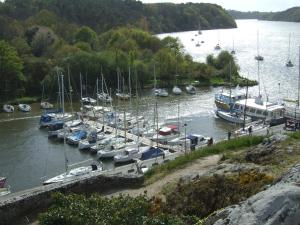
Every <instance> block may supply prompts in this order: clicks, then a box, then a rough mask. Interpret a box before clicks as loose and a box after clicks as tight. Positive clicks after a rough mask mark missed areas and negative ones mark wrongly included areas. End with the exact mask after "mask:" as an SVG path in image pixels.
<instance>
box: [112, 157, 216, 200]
mask: <svg viewBox="0 0 300 225" xmlns="http://www.w3.org/2000/svg"><path fill="white" fill-rule="evenodd" d="M220 159H221V156H220V155H213V156H208V157H206V158H203V159H198V160H196V161H195V162H193V163H192V164H191V165H189V166H187V167H185V168H183V169H179V170H176V171H175V172H173V173H171V174H169V175H167V176H166V177H164V178H163V179H161V180H158V181H156V182H154V183H153V184H150V185H148V186H146V187H142V188H139V189H128V190H123V191H119V192H115V193H113V194H111V195H110V196H116V195H119V194H129V195H130V196H138V195H141V194H144V193H145V192H147V195H148V196H149V197H152V196H155V195H161V192H162V190H163V188H164V186H166V185H168V184H171V183H174V182H176V181H178V180H179V179H180V178H181V177H184V176H188V175H192V174H195V173H198V174H200V175H201V174H204V173H206V172H207V171H209V170H210V169H211V168H212V167H214V166H216V165H217V163H218V162H219V161H220Z"/></svg>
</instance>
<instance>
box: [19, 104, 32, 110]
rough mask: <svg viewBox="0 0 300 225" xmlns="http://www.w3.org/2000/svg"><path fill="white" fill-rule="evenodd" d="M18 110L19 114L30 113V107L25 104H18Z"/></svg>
mask: <svg viewBox="0 0 300 225" xmlns="http://www.w3.org/2000/svg"><path fill="white" fill-rule="evenodd" d="M18 108H19V110H20V111H21V112H30V111H31V106H30V105H27V104H19V105H18Z"/></svg>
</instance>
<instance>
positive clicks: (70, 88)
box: [68, 65, 73, 113]
mask: <svg viewBox="0 0 300 225" xmlns="http://www.w3.org/2000/svg"><path fill="white" fill-rule="evenodd" d="M68 79H69V95H70V104H71V112H72V113H73V102H72V92H73V89H72V86H71V77H70V67H69V65H68Z"/></svg>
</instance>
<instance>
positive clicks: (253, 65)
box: [0, 20, 300, 191]
mask: <svg viewBox="0 0 300 225" xmlns="http://www.w3.org/2000/svg"><path fill="white" fill-rule="evenodd" d="M237 25H238V28H237V29H226V30H210V31H202V33H203V34H202V35H199V36H195V34H196V33H197V32H196V31H190V32H180V33H170V34H161V35H158V36H159V37H164V36H166V35H170V36H173V37H178V38H179V39H180V40H181V42H182V44H183V45H184V47H185V51H186V52H187V53H189V54H190V55H192V56H193V58H194V59H195V60H197V61H200V62H204V61H205V58H206V56H207V55H208V54H218V52H217V51H215V50H214V46H215V45H216V44H217V43H218V42H219V43H220V46H221V47H222V49H223V50H229V51H231V49H232V47H233V42H234V48H235V51H236V55H235V58H236V60H237V62H238V64H239V65H240V72H241V74H242V75H243V76H247V77H249V78H250V79H256V80H257V77H258V76H257V74H258V73H257V71H258V69H257V68H258V67H257V61H256V60H254V56H255V55H256V54H257V36H258V37H259V52H260V54H261V55H263V56H264V59H265V60H264V61H263V62H261V63H260V70H259V71H260V79H261V80H260V81H261V86H260V88H261V91H262V94H263V95H264V96H266V95H268V97H269V98H270V99H271V100H277V99H278V98H279V97H282V98H297V91H298V65H299V59H298V52H299V50H298V46H300V23H289V22H269V21H257V20H238V21H237ZM258 31H259V32H258ZM257 33H259V35H257ZM289 33H291V48H290V49H291V50H290V58H291V60H292V62H293V63H294V65H295V66H294V67H292V68H287V67H285V63H286V60H287V57H288V42H289V41H288V36H289ZM192 38H193V39H194V41H192V40H191V39H192ZM198 40H199V41H200V42H201V41H202V40H203V41H204V42H205V43H203V44H201V46H200V47H195V44H196V43H197V41H198ZM279 83H280V85H279ZM220 90H221V88H220V87H219V88H209V87H207V88H198V91H197V94H196V95H194V96H190V95H187V94H183V95H181V96H179V97H177V96H176V97H175V96H170V97H168V98H160V99H159V104H158V105H159V107H158V111H159V117H160V118H162V119H164V118H175V119H176V118H177V117H178V114H179V117H180V121H182V122H183V123H186V124H187V128H186V129H187V133H199V134H202V135H204V136H212V137H214V139H222V138H226V136H227V131H228V130H230V129H234V126H233V125H229V124H227V123H225V122H224V121H222V120H221V119H219V118H216V116H215V114H214V94H215V93H216V92H218V91H220ZM279 92H280V93H279ZM250 93H252V95H255V94H257V93H258V87H252V88H250ZM133 105H135V104H134V103H133ZM139 105H140V107H139V108H140V112H141V114H143V115H145V116H148V117H149V118H150V119H151V117H153V116H152V115H153V105H154V100H153V98H152V97H151V94H150V91H148V90H145V91H143V94H142V97H141V100H140V102H139ZM40 114H41V111H40V109H39V105H38V104H33V105H32V112H30V113H28V114H24V113H20V112H15V113H14V114H5V113H0V176H7V178H8V180H7V182H8V184H9V185H10V186H11V189H12V191H20V190H24V189H27V188H31V187H34V186H37V185H40V184H41V183H42V181H43V179H45V177H47V178H49V177H52V176H55V175H57V174H59V173H62V172H63V171H64V168H65V167H64V162H65V154H66V156H67V158H68V161H69V164H75V163H78V162H82V161H85V160H89V159H92V156H91V155H90V154H88V153H86V152H83V151H79V150H78V149H77V148H74V147H71V146H68V145H65V146H64V145H63V144H61V143H56V142H53V141H51V140H48V138H47V131H45V130H41V129H39V127H38V122H39V115H40ZM181 130H182V128H181ZM104 165H105V167H106V168H111V167H112V166H113V165H112V163H110V162H104Z"/></svg>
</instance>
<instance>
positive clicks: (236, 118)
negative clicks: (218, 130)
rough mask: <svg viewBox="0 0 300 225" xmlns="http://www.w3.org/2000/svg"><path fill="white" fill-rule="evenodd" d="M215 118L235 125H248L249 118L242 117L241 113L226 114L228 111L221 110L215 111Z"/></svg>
mask: <svg viewBox="0 0 300 225" xmlns="http://www.w3.org/2000/svg"><path fill="white" fill-rule="evenodd" d="M216 114H217V116H219V117H220V118H222V119H224V120H226V121H228V122H230V123H236V124H244V123H250V122H251V121H252V120H251V117H249V116H246V115H245V116H244V115H243V114H242V113H238V112H230V111H229V112H228V111H222V110H217V113H216Z"/></svg>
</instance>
